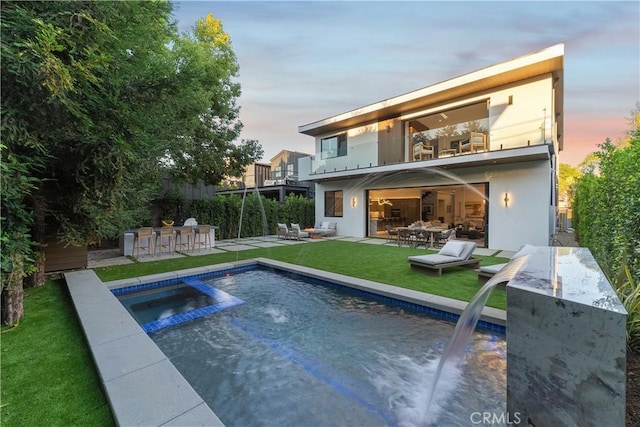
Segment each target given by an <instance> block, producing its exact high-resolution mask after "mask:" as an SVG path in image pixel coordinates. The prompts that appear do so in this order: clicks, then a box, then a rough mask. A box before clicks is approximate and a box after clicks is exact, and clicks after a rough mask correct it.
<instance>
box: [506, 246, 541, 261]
mask: <svg viewBox="0 0 640 427" xmlns="http://www.w3.org/2000/svg"><path fill="white" fill-rule="evenodd" d="M537 249H538V248H537V247H535V246H532V245H529V244H526V245H524V246H523V247H521V248H520V250H519V251H518V252H516V253H515V254H514V255H513V256H512V257H511V259H517V258H520V257H521V256H524V255H529V254H532V253H534V252H535V251H536V250H537Z"/></svg>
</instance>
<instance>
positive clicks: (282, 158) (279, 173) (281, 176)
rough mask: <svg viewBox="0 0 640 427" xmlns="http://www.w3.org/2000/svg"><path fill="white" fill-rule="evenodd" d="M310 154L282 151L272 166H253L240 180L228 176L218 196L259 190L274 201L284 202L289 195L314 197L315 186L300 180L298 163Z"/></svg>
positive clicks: (252, 164)
mask: <svg viewBox="0 0 640 427" xmlns="http://www.w3.org/2000/svg"><path fill="white" fill-rule="evenodd" d="M308 156H309V154H308V153H300V152H297V151H289V150H281V151H280V152H279V153H278V154H276V155H275V156H273V157H272V158H271V160H270V162H269V163H258V162H256V163H251V164H250V165H247V166H246V167H245V172H244V174H243V175H242V176H240V177H227V179H225V180H224V182H223V183H222V185H221V186H220V187H219V188H217V191H216V193H215V194H220V195H222V194H243V193H245V192H246V189H252V190H254V189H257V191H258V192H259V193H260V194H261V195H263V196H265V197H267V198H270V199H276V200H278V201H279V202H284V201H285V199H286V197H287V196H288V195H289V194H295V195H297V196H303V197H313V187H314V185H313V183H312V182H308V181H305V182H301V181H300V180H299V179H298V160H299V159H300V158H302V157H308Z"/></svg>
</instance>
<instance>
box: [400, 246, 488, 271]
mask: <svg viewBox="0 0 640 427" xmlns="http://www.w3.org/2000/svg"><path fill="white" fill-rule="evenodd" d="M475 248H476V242H465V241H462V240H449V241H448V242H447V243H446V244H445V245H444V246H443V247H442V249H440V251H438V253H437V254H430V255H413V256H410V257H408V258H407V262H408V263H409V264H411V268H412V269H416V270H418V271H421V272H423V273H427V274H432V275H436V276H442V270H444V269H445V268H449V267H467V268H476V267H477V266H478V265H480V259H479V258H472V257H471V254H473V251H474V250H475Z"/></svg>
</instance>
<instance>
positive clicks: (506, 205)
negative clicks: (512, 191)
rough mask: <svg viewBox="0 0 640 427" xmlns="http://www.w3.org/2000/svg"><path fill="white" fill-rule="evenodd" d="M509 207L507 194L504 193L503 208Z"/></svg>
mask: <svg viewBox="0 0 640 427" xmlns="http://www.w3.org/2000/svg"><path fill="white" fill-rule="evenodd" d="M508 206H509V193H504V207H505V208H506V207H508Z"/></svg>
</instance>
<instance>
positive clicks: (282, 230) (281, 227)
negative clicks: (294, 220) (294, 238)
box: [276, 223, 289, 240]
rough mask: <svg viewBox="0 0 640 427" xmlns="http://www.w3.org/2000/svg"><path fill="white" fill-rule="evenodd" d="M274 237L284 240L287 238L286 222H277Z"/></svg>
mask: <svg viewBox="0 0 640 427" xmlns="http://www.w3.org/2000/svg"><path fill="white" fill-rule="evenodd" d="M276 237H277V238H278V239H279V238H280V237H282V238H283V239H285V240H287V239H288V238H289V227H287V224H282V223H278V230H277V232H276Z"/></svg>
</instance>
